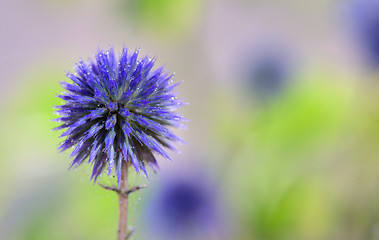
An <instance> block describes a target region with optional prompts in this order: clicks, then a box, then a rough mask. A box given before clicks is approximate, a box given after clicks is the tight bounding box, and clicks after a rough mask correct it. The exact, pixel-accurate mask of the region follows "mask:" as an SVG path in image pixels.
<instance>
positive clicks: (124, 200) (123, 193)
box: [117, 162, 129, 240]
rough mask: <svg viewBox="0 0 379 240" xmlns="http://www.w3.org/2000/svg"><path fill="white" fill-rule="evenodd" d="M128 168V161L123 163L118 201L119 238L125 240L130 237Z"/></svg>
mask: <svg viewBox="0 0 379 240" xmlns="http://www.w3.org/2000/svg"><path fill="white" fill-rule="evenodd" d="M128 168H129V164H128V163H127V162H123V163H122V167H121V181H120V192H119V193H118V201H119V206H120V212H119V219H118V232H117V240H125V239H127V237H128V201H129V199H128V196H129V194H128V193H127V191H128Z"/></svg>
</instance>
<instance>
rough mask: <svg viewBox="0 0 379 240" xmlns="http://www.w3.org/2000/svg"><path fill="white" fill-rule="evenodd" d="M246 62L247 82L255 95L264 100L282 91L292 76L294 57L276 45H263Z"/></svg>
mask: <svg viewBox="0 0 379 240" xmlns="http://www.w3.org/2000/svg"><path fill="white" fill-rule="evenodd" d="M246 62H247V64H246V65H245V70H244V72H245V79H246V82H247V84H248V85H250V88H251V89H252V91H253V92H254V95H255V96H257V97H259V98H260V99H263V100H265V99H267V98H271V97H273V96H274V95H277V94H279V93H280V92H282V91H283V89H284V88H285V87H286V86H287V84H288V83H289V80H290V78H291V77H292V71H293V69H292V66H291V64H292V58H290V57H289V55H288V54H285V53H284V52H283V50H280V49H277V48H275V47H274V48H272V47H271V48H268V47H267V46H265V47H263V48H262V50H260V51H258V52H255V53H254V54H252V56H250V57H248V58H247V61H246Z"/></svg>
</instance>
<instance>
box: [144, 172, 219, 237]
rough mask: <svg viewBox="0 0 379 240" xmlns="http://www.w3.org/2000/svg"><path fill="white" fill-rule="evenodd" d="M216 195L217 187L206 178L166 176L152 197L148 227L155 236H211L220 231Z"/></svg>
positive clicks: (148, 208)
mask: <svg viewBox="0 0 379 240" xmlns="http://www.w3.org/2000/svg"><path fill="white" fill-rule="evenodd" d="M216 199H217V197H216V194H215V189H214V188H212V187H211V186H210V184H209V181H206V180H205V179H203V178H202V179H196V178H194V177H184V176H180V177H179V176H176V177H171V178H169V179H166V181H164V182H163V183H162V185H161V187H158V189H156V190H155V192H154V193H153V195H152V196H150V198H149V200H148V203H147V204H148V205H147V208H146V219H147V222H148V224H149V226H148V227H147V229H149V231H151V232H150V234H152V235H154V236H155V239H191V240H193V239H210V236H214V235H215V231H220V229H219V228H220V219H219V217H220V209H219V206H218V205H219V204H218V203H217V201H216ZM223 230H225V229H223Z"/></svg>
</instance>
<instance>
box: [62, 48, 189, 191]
mask: <svg viewBox="0 0 379 240" xmlns="http://www.w3.org/2000/svg"><path fill="white" fill-rule="evenodd" d="M138 54H139V50H136V51H135V52H134V53H128V50H127V49H126V48H123V50H122V52H121V54H120V57H119V60H117V59H116V57H115V54H114V50H113V48H109V50H108V51H106V52H105V51H102V50H98V52H97V53H96V54H95V61H92V60H89V63H85V62H84V61H83V60H80V61H79V63H77V64H76V66H75V73H72V72H68V73H67V74H66V76H67V77H68V78H69V79H71V80H72V83H68V82H61V85H62V86H63V88H65V89H66V90H67V91H66V92H63V93H61V94H60V95H59V97H60V98H61V99H63V100H64V101H65V103H64V104H63V105H60V106H57V107H56V108H57V109H58V110H57V113H58V114H59V115H60V116H61V117H60V118H57V119H56V120H57V121H59V122H62V123H63V124H62V125H60V126H59V127H57V128H55V130H61V129H64V130H65V131H64V132H63V133H62V135H61V137H66V139H65V140H64V141H63V142H62V144H61V145H60V147H59V149H61V150H62V151H64V150H67V149H69V148H71V147H74V149H73V151H72V153H71V157H73V158H74V159H73V161H72V164H71V167H72V166H79V165H80V164H82V163H83V162H84V161H85V160H86V159H87V158H88V163H90V164H93V171H92V175H91V179H93V181H94V182H95V181H96V179H97V178H98V176H99V175H100V174H101V173H102V172H103V171H104V170H105V169H106V168H107V170H108V174H110V173H111V172H112V170H113V169H115V172H116V175H117V179H118V183H119V182H120V179H121V166H122V164H123V161H125V163H131V164H132V165H133V166H134V168H135V169H136V171H137V173H139V172H140V170H142V171H143V172H144V173H145V174H146V176H147V173H146V165H150V166H152V167H153V168H154V167H157V161H156V158H155V154H159V155H162V156H163V157H164V158H167V159H170V157H169V155H168V154H167V153H166V151H165V150H164V148H165V147H167V148H170V149H174V148H173V147H172V146H171V142H173V141H174V142H175V141H181V140H180V139H179V138H178V137H177V136H175V135H174V134H173V133H172V132H171V131H170V130H169V129H168V128H167V127H170V126H173V127H183V125H182V124H181V121H182V120H183V118H182V117H181V116H179V115H178V114H176V113H174V112H173V110H174V109H176V108H177V107H179V106H181V105H182V104H183V102H182V101H181V100H178V99H177V97H176V95H175V94H174V93H173V90H174V89H175V87H176V86H177V85H178V84H172V77H173V75H171V74H168V73H167V72H166V71H165V70H164V68H163V67H160V68H158V69H156V70H155V71H152V68H153V66H154V63H155V58H149V57H148V56H145V57H143V58H140V59H139V58H138ZM71 167H70V168H71Z"/></svg>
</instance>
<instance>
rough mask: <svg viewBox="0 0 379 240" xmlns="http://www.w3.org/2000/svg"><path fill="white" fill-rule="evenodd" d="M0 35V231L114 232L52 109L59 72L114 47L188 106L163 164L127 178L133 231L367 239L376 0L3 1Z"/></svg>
mask: <svg viewBox="0 0 379 240" xmlns="http://www.w3.org/2000/svg"><path fill="white" fill-rule="evenodd" d="M0 35H1V38H0V42H1V44H0V52H1V57H0V71H1V78H0V113H1V118H0V239H5V240H8V239H9V240H18V239H28V240H29V239H30V240H32V239H38V240H44V239H58V240H64V239H99V240H100V239H116V226H117V220H118V204H117V197H116V195H115V194H114V193H112V192H107V191H105V190H103V189H101V188H100V187H99V186H97V185H94V184H92V183H91V182H90V181H89V176H90V171H91V169H90V168H91V166H87V165H83V166H81V167H79V168H78V169H75V170H72V171H68V170H67V168H68V167H69V164H70V162H71V159H69V152H64V153H59V152H58V151H57V147H58V145H59V143H60V141H61V139H58V136H59V133H58V132H53V131H51V129H52V128H54V127H55V126H57V125H56V123H54V122H51V119H53V118H55V117H56V115H55V114H54V110H53V106H54V105H59V104H60V103H61V101H60V100H59V99H58V98H57V97H56V95H57V94H59V93H60V92H61V91H62V89H61V87H60V85H59V81H65V80H67V79H66V77H65V72H66V71H73V66H74V64H75V63H76V62H77V61H78V60H79V59H80V58H83V59H84V60H86V59H87V58H88V57H91V58H93V55H94V53H95V51H96V50H97V49H98V48H101V49H106V48H108V47H109V46H113V47H114V48H115V49H116V51H120V50H121V49H122V46H123V45H125V46H126V47H128V48H130V49H132V50H134V49H136V48H141V52H142V55H144V54H148V55H150V56H156V57H157V58H158V61H157V64H158V65H165V66H166V68H167V69H168V70H169V71H171V72H175V73H176V75H175V81H176V82H181V85H180V88H178V95H179V96H180V97H182V98H184V99H185V100H186V101H187V102H188V103H190V104H189V105H188V106H185V107H184V108H182V109H180V112H181V113H182V114H183V115H184V116H185V117H186V118H188V119H189V120H190V121H189V122H188V124H187V125H188V130H175V133H177V134H178V135H179V136H180V137H182V138H183V139H185V141H186V142H187V144H182V145H177V148H178V149H180V151H181V152H180V153H172V154H171V156H172V158H173V159H174V161H172V162H169V161H167V160H164V159H160V161H159V165H160V171H159V172H158V173H156V174H155V173H153V172H150V178H149V179H148V180H147V179H145V178H144V176H142V175H138V176H137V175H136V174H135V173H133V174H132V176H131V182H132V184H141V183H146V184H148V185H149V188H147V189H144V190H141V191H140V192H138V193H136V194H133V195H131V202H130V214H129V221H130V224H131V225H133V226H135V227H136V232H135V234H134V235H133V238H132V239H136V240H137V239H179V240H180V239H186V240H187V239H188V240H195V239H196V240H202V239H204V240H206V239H210V240H218V239H221V240H223V239H236V240H293V239H302V240H320V239H326V240H327V239H330V240H339V239H340V240H362V239H364V240H375V239H379V190H378V186H379V147H378V146H379V1H377V0H320V1H300V0H277V1H274V0H272V1H263V0H260V1H259V0H110V1H100V0H55V1H52V0H32V1H31V0H13V1H12V0H2V1H1V8H0ZM100 182H102V183H104V184H110V185H111V184H114V177H113V176H112V175H111V176H102V177H101V179H100Z"/></svg>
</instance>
